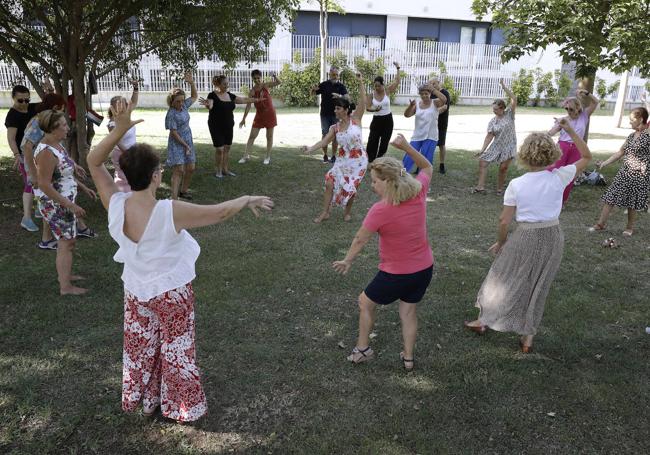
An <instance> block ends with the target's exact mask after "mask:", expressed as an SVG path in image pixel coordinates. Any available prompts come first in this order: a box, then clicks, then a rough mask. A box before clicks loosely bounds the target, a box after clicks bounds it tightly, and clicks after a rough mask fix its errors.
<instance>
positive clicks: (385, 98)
mask: <svg viewBox="0 0 650 455" xmlns="http://www.w3.org/2000/svg"><path fill="white" fill-rule="evenodd" d="M393 65H395V68H397V74H396V75H395V80H394V81H393V83H392V84H390V85H389V86H388V87H385V86H384V78H383V77H381V76H377V77H376V78H375V81H374V83H373V86H374V90H373V91H372V95H371V96H370V101H371V102H370V103H368V107H367V108H366V110H367V111H368V112H372V113H373V114H372V116H373V117H372V122H370V134H369V135H368V145H367V147H366V152H367V153H368V163H372V162H373V161H374V160H375V158H380V157H382V156H384V155H385V154H386V150H387V149H388V143H389V142H390V136H391V135H392V134H393V114H392V112H391V110H390V95H392V94H393V93H395V91H396V90H397V89H398V87H399V83H400V74H399V64H397V62H393Z"/></svg>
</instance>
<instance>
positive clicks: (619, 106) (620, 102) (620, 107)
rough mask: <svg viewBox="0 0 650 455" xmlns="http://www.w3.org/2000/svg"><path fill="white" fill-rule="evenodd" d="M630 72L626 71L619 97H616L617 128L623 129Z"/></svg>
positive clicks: (615, 121) (623, 75) (622, 78)
mask: <svg viewBox="0 0 650 455" xmlns="http://www.w3.org/2000/svg"><path fill="white" fill-rule="evenodd" d="M629 77H630V72H629V71H626V72H624V73H623V74H622V75H621V82H620V84H619V86H618V96H617V97H616V105H615V106H614V125H616V127H617V128H620V127H621V123H622V122H623V114H624V113H625V99H626V98H627V86H628V83H629Z"/></svg>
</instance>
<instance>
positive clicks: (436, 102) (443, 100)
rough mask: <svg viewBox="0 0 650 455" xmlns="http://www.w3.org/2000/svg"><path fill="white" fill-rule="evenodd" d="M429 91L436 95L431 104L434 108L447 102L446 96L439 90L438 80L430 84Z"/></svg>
mask: <svg viewBox="0 0 650 455" xmlns="http://www.w3.org/2000/svg"><path fill="white" fill-rule="evenodd" d="M431 91H432V92H433V94H434V95H436V98H435V99H434V100H433V105H434V106H435V107H436V108H439V107H442V106H445V105H446V104H447V97H446V96H445V94H444V93H442V92H441V91H440V83H439V82H438V81H434V82H433V83H432V84H431Z"/></svg>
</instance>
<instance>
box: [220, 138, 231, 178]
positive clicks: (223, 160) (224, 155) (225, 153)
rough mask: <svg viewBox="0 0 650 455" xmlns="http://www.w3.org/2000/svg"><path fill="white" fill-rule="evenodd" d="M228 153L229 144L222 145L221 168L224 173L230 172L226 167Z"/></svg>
mask: <svg viewBox="0 0 650 455" xmlns="http://www.w3.org/2000/svg"><path fill="white" fill-rule="evenodd" d="M228 153H230V146H229V145H224V146H223V153H222V154H221V170H222V172H223V173H224V174H227V173H228V172H230V169H228Z"/></svg>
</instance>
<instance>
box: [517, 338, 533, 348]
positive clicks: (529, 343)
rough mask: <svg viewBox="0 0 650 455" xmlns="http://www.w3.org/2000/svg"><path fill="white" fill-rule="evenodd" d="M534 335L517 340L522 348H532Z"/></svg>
mask: <svg viewBox="0 0 650 455" xmlns="http://www.w3.org/2000/svg"><path fill="white" fill-rule="evenodd" d="M534 337H535V335H522V336H521V338H520V339H519V340H520V342H521V344H522V346H524V347H527V348H530V347H532V346H533V338H534Z"/></svg>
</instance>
